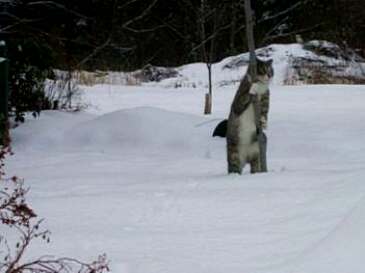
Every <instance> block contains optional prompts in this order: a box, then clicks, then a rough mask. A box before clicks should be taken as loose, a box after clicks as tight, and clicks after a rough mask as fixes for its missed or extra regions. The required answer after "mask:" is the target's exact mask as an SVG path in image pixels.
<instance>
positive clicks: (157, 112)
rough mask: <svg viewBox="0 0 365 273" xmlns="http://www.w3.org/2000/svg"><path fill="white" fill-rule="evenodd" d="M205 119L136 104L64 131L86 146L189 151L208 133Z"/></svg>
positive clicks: (82, 145)
mask: <svg viewBox="0 0 365 273" xmlns="http://www.w3.org/2000/svg"><path fill="white" fill-rule="evenodd" d="M200 124H204V119H202V118H200V117H197V116H194V115H190V114H182V113H176V112H171V111H166V110H162V109H159V108H154V107H137V108H132V109H124V110H119V111H115V112H111V113H108V114H105V115H102V116H100V117H97V118H95V119H93V120H90V121H87V122H84V123H81V124H79V125H77V127H74V128H72V129H71V130H70V131H69V132H68V133H67V134H68V135H69V137H70V139H71V140H72V143H73V145H75V146H79V147H82V148H87V149H101V150H104V149H113V150H115V149H118V148H121V149H123V150H141V149H142V150H145V151H156V149H157V150H159V149H164V148H166V149H171V150H173V151H179V152H181V151H189V150H194V149H196V148H198V147H199V146H201V143H202V141H203V142H204V139H202V138H204V137H202V136H204V135H207V137H208V133H209V131H207V133H204V132H202V131H201V130H206V128H205V127H204V126H199V125H200Z"/></svg>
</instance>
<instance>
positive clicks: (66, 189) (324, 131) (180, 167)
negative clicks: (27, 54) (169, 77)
mask: <svg viewBox="0 0 365 273" xmlns="http://www.w3.org/2000/svg"><path fill="white" fill-rule="evenodd" d="M164 86H165V85H164V83H161V85H160V86H159V85H154V86H151V85H145V86H139V87H132V86H109V85H99V86H94V87H88V88H86V87H84V89H85V93H84V97H83V100H84V101H85V102H87V103H89V104H91V106H90V107H89V108H88V109H87V110H86V111H84V112H80V113H66V112H54V111H50V112H42V114H41V116H40V118H39V119H35V120H33V119H29V120H27V122H26V123H25V124H24V125H21V126H19V127H18V128H16V129H14V130H12V132H11V134H12V139H13V147H14V152H15V155H14V156H13V157H11V158H9V159H8V160H7V169H8V173H9V174H17V175H19V176H22V177H24V178H25V181H26V184H27V185H29V186H31V191H30V193H29V195H30V196H29V197H30V201H31V203H32V205H33V207H34V209H35V210H36V211H37V212H38V214H39V215H40V216H41V217H44V218H45V219H46V222H45V223H44V226H46V227H47V228H49V229H51V230H52V243H51V244H50V245H44V244H43V243H37V244H36V245H34V247H33V248H32V251H31V252H29V255H30V256H37V255H42V254H56V255H59V256H65V255H67V256H75V257H77V258H80V259H91V258H93V257H95V255H97V254H99V253H104V252H106V253H107V254H108V257H109V259H110V264H111V269H112V270H113V272H117V273H124V272H131V273H146V272H149V273H157V272H158V273H164V272H166V273H180V272H181V273H186V272H189V273H202V272H207V273H208V272H209V273H215V272H216V273H222V272H230V273H246V272H250V273H254V272H263V273H264V272H265V273H275V272H277V273H283V272H284V273H285V272H287V273H308V272H311V273H343V272H351V273H364V272H365V268H364V266H363V260H364V258H365V249H364V248H365V235H364V232H363V231H364V230H365V220H364V219H365V197H364V194H365V183H364V181H363V180H364V179H365V167H364V166H365V155H364V154H365V142H364V139H365V126H364V125H363V122H362V121H363V120H365V111H364V103H363V102H364V101H365V86H299V87H284V86H279V85H274V86H273V87H272V88H271V98H272V99H271V109H270V115H269V129H268V138H269V153H268V165H269V172H268V173H266V174H257V175H250V174H249V173H248V171H247V170H246V171H245V173H244V174H243V175H242V176H238V175H227V174H226V161H225V156H226V155H225V140H224V139H214V138H212V137H211V133H212V131H213V128H214V127H215V125H216V124H217V123H218V122H219V121H220V120H221V119H223V118H225V117H226V116H227V114H228V111H229V106H230V103H231V100H232V98H233V95H234V92H235V88H236V86H226V87H220V88H218V89H215V91H214V92H215V95H214V101H213V112H214V113H213V115H211V116H203V115H202V110H203V100H204V93H205V92H206V90H205V89H204V88H202V87H199V88H180V89H170V88H166V86H165V87H164Z"/></svg>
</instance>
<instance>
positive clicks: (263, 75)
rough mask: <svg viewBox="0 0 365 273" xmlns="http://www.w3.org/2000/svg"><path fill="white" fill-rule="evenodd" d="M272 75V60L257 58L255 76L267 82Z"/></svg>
mask: <svg viewBox="0 0 365 273" xmlns="http://www.w3.org/2000/svg"><path fill="white" fill-rule="evenodd" d="M273 76H274V69H273V66H272V60H268V61H263V60H260V59H257V77H258V78H259V79H260V80H261V81H263V82H265V83H269V81H270V80H271V79H272V77H273Z"/></svg>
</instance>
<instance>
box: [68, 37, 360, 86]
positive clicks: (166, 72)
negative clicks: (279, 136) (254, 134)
mask: <svg viewBox="0 0 365 273" xmlns="http://www.w3.org/2000/svg"><path fill="white" fill-rule="evenodd" d="M256 53H257V55H258V56H259V57H260V58H262V59H272V60H273V66H274V71H275V75H274V80H273V83H274V84H283V83H285V84H290V85H297V84H302V83H308V82H309V83H312V82H313V83H353V82H355V83H364V82H365V61H364V59H363V58H361V57H360V56H359V55H357V54H356V53H355V52H354V51H352V50H351V49H347V50H344V49H342V48H340V47H339V46H338V45H336V44H333V43H330V42H326V41H318V40H314V41H309V42H307V43H304V44H273V45H269V46H266V47H263V48H260V49H257V51H256ZM248 60H249V55H248V53H243V54H240V55H237V56H232V57H228V58H225V59H223V60H222V61H220V62H217V63H214V64H213V65H212V83H213V86H214V87H215V88H220V87H222V86H230V85H235V84H236V83H237V82H239V81H240V79H241V78H242V75H243V74H244V72H245V70H246V69H247V65H248ZM75 78H77V79H78V80H79V82H80V83H81V84H88V85H93V84H102V83H106V84H114V85H120V84H122V85H149V86H162V87H167V88H182V87H183V88H205V87H207V86H208V70H207V66H206V64H204V63H193V64H188V65H183V66H181V67H176V68H173V67H171V68H165V67H157V66H151V65H147V66H146V67H144V68H143V69H141V70H137V71H134V72H126V73H124V72H96V73H87V72H80V73H76V74H75ZM336 78H337V79H336Z"/></svg>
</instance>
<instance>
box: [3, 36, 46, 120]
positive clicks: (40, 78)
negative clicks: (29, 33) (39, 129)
mask: <svg viewBox="0 0 365 273" xmlns="http://www.w3.org/2000/svg"><path fill="white" fill-rule="evenodd" d="M8 48H9V50H8V56H9V59H10V77H9V81H10V101H9V110H10V114H11V115H14V116H15V121H16V122H18V121H20V122H23V121H24V114H25V112H29V111H30V112H32V113H33V116H35V117H36V116H37V115H39V113H40V111H41V110H43V109H45V108H47V107H46V106H47V105H48V103H47V99H46V97H45V94H44V81H45V79H46V78H47V77H52V73H51V71H52V70H51V65H50V60H52V54H51V53H52V51H51V50H50V48H48V47H46V46H44V45H43V44H40V43H37V41H36V40H28V39H25V40H21V41H16V40H15V41H10V43H9V46H8Z"/></svg>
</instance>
